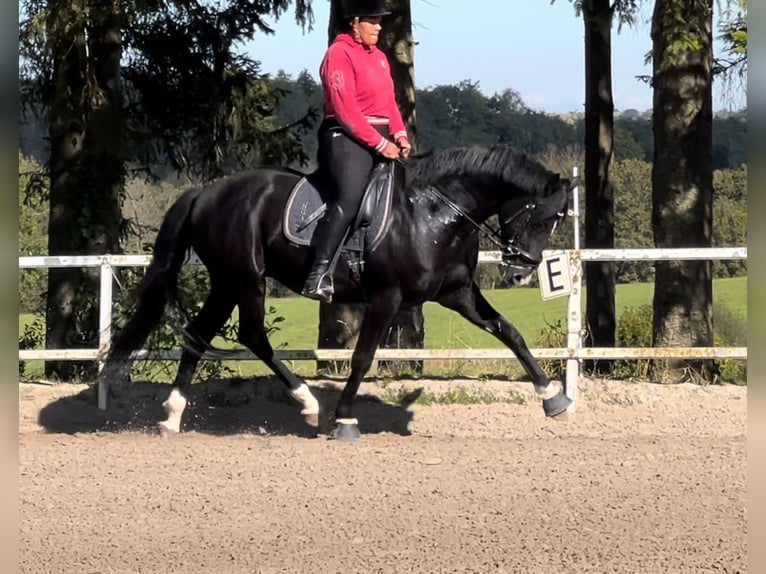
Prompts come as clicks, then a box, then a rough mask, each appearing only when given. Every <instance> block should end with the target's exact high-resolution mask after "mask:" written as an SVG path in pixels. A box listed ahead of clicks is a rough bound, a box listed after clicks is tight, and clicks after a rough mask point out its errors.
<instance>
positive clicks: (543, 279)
mask: <svg viewBox="0 0 766 574" xmlns="http://www.w3.org/2000/svg"><path fill="white" fill-rule="evenodd" d="M537 276H538V278H539V280H540V295H541V297H542V298H543V300H544V301H547V300H548V299H555V298H556V297H565V296H567V295H569V294H570V293H571V292H572V278H571V277H570V275H569V257H567V254H566V253H557V254H555V255H548V256H546V257H543V261H542V263H540V265H539V267H538V268H537Z"/></svg>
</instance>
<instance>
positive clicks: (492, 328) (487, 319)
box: [439, 283, 572, 417]
mask: <svg viewBox="0 0 766 574" xmlns="http://www.w3.org/2000/svg"><path fill="white" fill-rule="evenodd" d="M439 303H440V304H441V305H443V306H444V307H447V308H448V309H452V310H454V311H457V312H458V313H460V315H462V316H463V317H465V318H466V319H467V320H468V321H470V322H471V323H473V324H474V325H476V326H478V327H481V328H482V329H485V330H486V331H489V332H490V333H492V335H494V336H495V337H496V338H497V339H499V340H500V341H502V342H503V343H505V345H506V346H507V347H508V348H509V349H511V351H513V353H514V354H515V355H516V357H517V358H518V360H519V362H520V363H521V366H522V367H524V370H525V371H526V372H527V374H528V375H529V377H530V378H531V379H532V384H533V385H534V387H535V392H536V393H537V395H538V396H539V397H540V398H541V399H542V401H543V410H544V411H545V414H546V416H549V417H555V416H558V415H560V414H562V413H563V412H564V411H566V410H567V408H568V407H569V405H571V404H572V400H571V399H570V398H569V397H567V396H566V395H565V394H564V392H563V389H561V387H560V386H558V385H554V384H553V383H552V382H551V381H550V380H549V379H548V377H547V376H546V374H545V373H544V372H543V370H542V369H541V368H540V365H539V363H538V362H537V361H536V360H535V358H534V357H533V356H532V353H531V352H530V351H529V348H528V347H527V344H526V342H525V341H524V338H523V337H522V336H521V333H519V331H518V329H516V327H514V326H513V325H511V324H510V323H509V322H508V320H507V319H506V318H505V317H503V316H502V315H501V314H500V313H498V312H497V311H496V310H495V309H494V307H492V305H491V304H490V303H489V301H487V300H486V299H485V298H484V295H482V293H481V290H480V289H479V286H478V285H476V284H475V283H474V284H472V285H471V287H470V288H469V287H466V289H464V290H462V291H459V292H457V293H455V294H453V295H452V296H450V297H447V298H444V299H443V300H440V301H439Z"/></svg>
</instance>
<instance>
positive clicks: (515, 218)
mask: <svg viewBox="0 0 766 574" xmlns="http://www.w3.org/2000/svg"><path fill="white" fill-rule="evenodd" d="M572 188H573V186H572V183H571V182H570V181H569V180H568V179H560V178H559V177H558V176H557V177H556V178H555V179H554V180H553V181H552V182H551V183H550V184H549V185H548V186H547V188H546V194H545V195H544V196H543V197H529V196H528V197H522V198H514V199H510V200H508V201H506V202H505V203H503V204H502V206H501V208H500V212H499V219H500V237H501V238H502V240H503V242H504V243H505V247H504V249H503V254H502V262H501V263H500V268H501V269H502V271H503V276H504V278H505V281H506V282H507V283H508V284H510V285H511V286H517V285H526V284H527V283H529V282H530V281H531V279H532V273H533V272H534V270H535V269H537V266H538V265H539V264H540V262H541V261H542V258H543V250H544V249H545V248H546V247H547V246H548V241H549V240H550V238H551V236H552V235H553V233H554V231H556V228H557V227H558V225H559V223H561V221H562V220H563V219H564V215H565V214H566V211H567V202H568V199H569V192H570V191H571V190H572Z"/></svg>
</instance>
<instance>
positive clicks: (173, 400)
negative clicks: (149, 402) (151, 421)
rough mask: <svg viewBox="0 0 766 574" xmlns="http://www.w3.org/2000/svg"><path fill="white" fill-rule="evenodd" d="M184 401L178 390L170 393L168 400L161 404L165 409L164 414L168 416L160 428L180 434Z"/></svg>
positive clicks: (184, 406)
mask: <svg viewBox="0 0 766 574" xmlns="http://www.w3.org/2000/svg"><path fill="white" fill-rule="evenodd" d="M186 402H187V401H186V399H185V398H184V396H183V395H182V394H181V391H179V390H178V389H173V390H172V391H170V396H169V397H168V400H166V401H165V402H164V403H162V408H164V409H165V414H166V415H168V419H167V420H166V421H162V422H161V423H160V426H162V427H165V428H166V429H167V430H169V431H172V432H181V415H183V412H184V409H185V408H186Z"/></svg>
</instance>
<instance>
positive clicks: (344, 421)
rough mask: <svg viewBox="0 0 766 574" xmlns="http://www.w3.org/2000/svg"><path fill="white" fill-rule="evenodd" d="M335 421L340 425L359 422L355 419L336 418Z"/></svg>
mask: <svg viewBox="0 0 766 574" xmlns="http://www.w3.org/2000/svg"><path fill="white" fill-rule="evenodd" d="M335 422H336V423H338V424H341V425H355V424H359V421H358V420H357V419H337V420H336V421H335Z"/></svg>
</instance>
